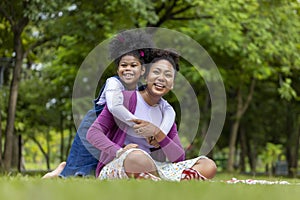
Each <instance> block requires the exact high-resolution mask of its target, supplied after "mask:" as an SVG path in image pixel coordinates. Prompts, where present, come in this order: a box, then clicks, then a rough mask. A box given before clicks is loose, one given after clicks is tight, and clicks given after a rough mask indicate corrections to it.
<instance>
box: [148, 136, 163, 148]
mask: <svg viewBox="0 0 300 200" xmlns="http://www.w3.org/2000/svg"><path fill="white" fill-rule="evenodd" d="M146 140H147V142H148V143H149V144H150V145H152V146H154V147H155V148H159V147H160V146H159V143H158V142H157V140H156V139H155V138H154V137H153V136H151V137H147V138H146Z"/></svg>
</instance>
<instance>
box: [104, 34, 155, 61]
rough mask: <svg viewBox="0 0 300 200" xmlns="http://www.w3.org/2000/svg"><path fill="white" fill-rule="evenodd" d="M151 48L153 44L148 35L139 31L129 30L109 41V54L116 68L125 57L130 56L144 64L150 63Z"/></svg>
mask: <svg viewBox="0 0 300 200" xmlns="http://www.w3.org/2000/svg"><path fill="white" fill-rule="evenodd" d="M153 47H154V43H153V41H152V37H151V35H150V34H148V33H146V32H145V31H144V30H141V29H138V30H129V31H122V32H120V33H119V34H117V35H116V36H115V37H114V38H113V39H112V40H111V41H110V43H109V53H110V58H111V59H113V60H114V62H115V64H116V65H117V66H118V65H119V62H120V60H121V58H122V57H123V56H125V55H132V56H134V57H136V58H138V59H139V60H140V62H141V64H144V63H148V62H149V61H150V59H151V58H150V52H151V48H153Z"/></svg>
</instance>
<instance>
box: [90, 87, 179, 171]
mask: <svg viewBox="0 0 300 200" xmlns="http://www.w3.org/2000/svg"><path fill="white" fill-rule="evenodd" d="M136 92H137V91H123V95H124V106H125V107H126V108H128V110H129V111H130V112H131V113H134V112H135V108H136V104H137V94H136ZM86 137H87V140H88V141H89V142H90V143H91V144H92V145H93V146H95V147H96V148H97V149H99V150H101V154H100V158H99V163H98V165H97V168H96V177H98V176H99V173H100V171H101V169H102V168H103V167H104V166H105V165H106V164H107V163H109V162H110V161H112V160H113V159H114V158H115V156H116V152H117V151H118V150H119V149H120V148H121V147H123V145H124V141H125V137H126V125H125V124H124V123H122V122H120V121H118V120H117V119H114V117H113V115H112V114H111V113H110V112H109V110H108V108H107V106H105V107H104V109H103V111H102V112H101V114H100V115H99V116H98V118H97V119H96V120H95V121H94V123H93V124H92V126H91V127H90V128H89V130H88V132H87V136H86ZM159 144H160V146H161V148H162V150H163V152H164V154H165V155H166V157H167V158H168V159H169V161H171V162H179V161H183V160H184V159H185V151H184V149H183V148H182V145H181V143H180V139H179V136H178V132H177V127H176V124H174V125H173V126H172V128H171V130H170V132H169V133H168V135H167V137H166V138H165V139H164V140H162V141H161V142H160V143H159Z"/></svg>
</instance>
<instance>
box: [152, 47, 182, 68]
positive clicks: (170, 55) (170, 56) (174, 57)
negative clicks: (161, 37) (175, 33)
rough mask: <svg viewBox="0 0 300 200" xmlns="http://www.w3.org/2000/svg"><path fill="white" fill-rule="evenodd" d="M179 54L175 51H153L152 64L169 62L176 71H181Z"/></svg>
mask: <svg viewBox="0 0 300 200" xmlns="http://www.w3.org/2000/svg"><path fill="white" fill-rule="evenodd" d="M179 57H180V56H179V54H178V53H177V52H176V51H174V50H173V49H152V50H151V63H155V62H157V61H158V60H167V61H169V62H170V63H171V64H172V65H173V68H174V69H175V70H176V71H179Z"/></svg>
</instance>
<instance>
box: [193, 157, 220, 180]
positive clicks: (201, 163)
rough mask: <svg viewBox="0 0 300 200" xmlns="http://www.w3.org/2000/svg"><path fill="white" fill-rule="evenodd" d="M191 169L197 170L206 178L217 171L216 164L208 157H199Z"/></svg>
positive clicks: (210, 177) (211, 176)
mask: <svg viewBox="0 0 300 200" xmlns="http://www.w3.org/2000/svg"><path fill="white" fill-rule="evenodd" d="M192 169H194V170H196V171H197V172H199V173H200V174H201V175H202V176H204V177H205V178H207V179H212V178H213V177H214V176H215V175H216V173H217V166H216V164H215V162H214V161H213V160H211V159H209V158H200V159H199V160H198V161H197V162H196V163H195V165H194V166H192Z"/></svg>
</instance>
